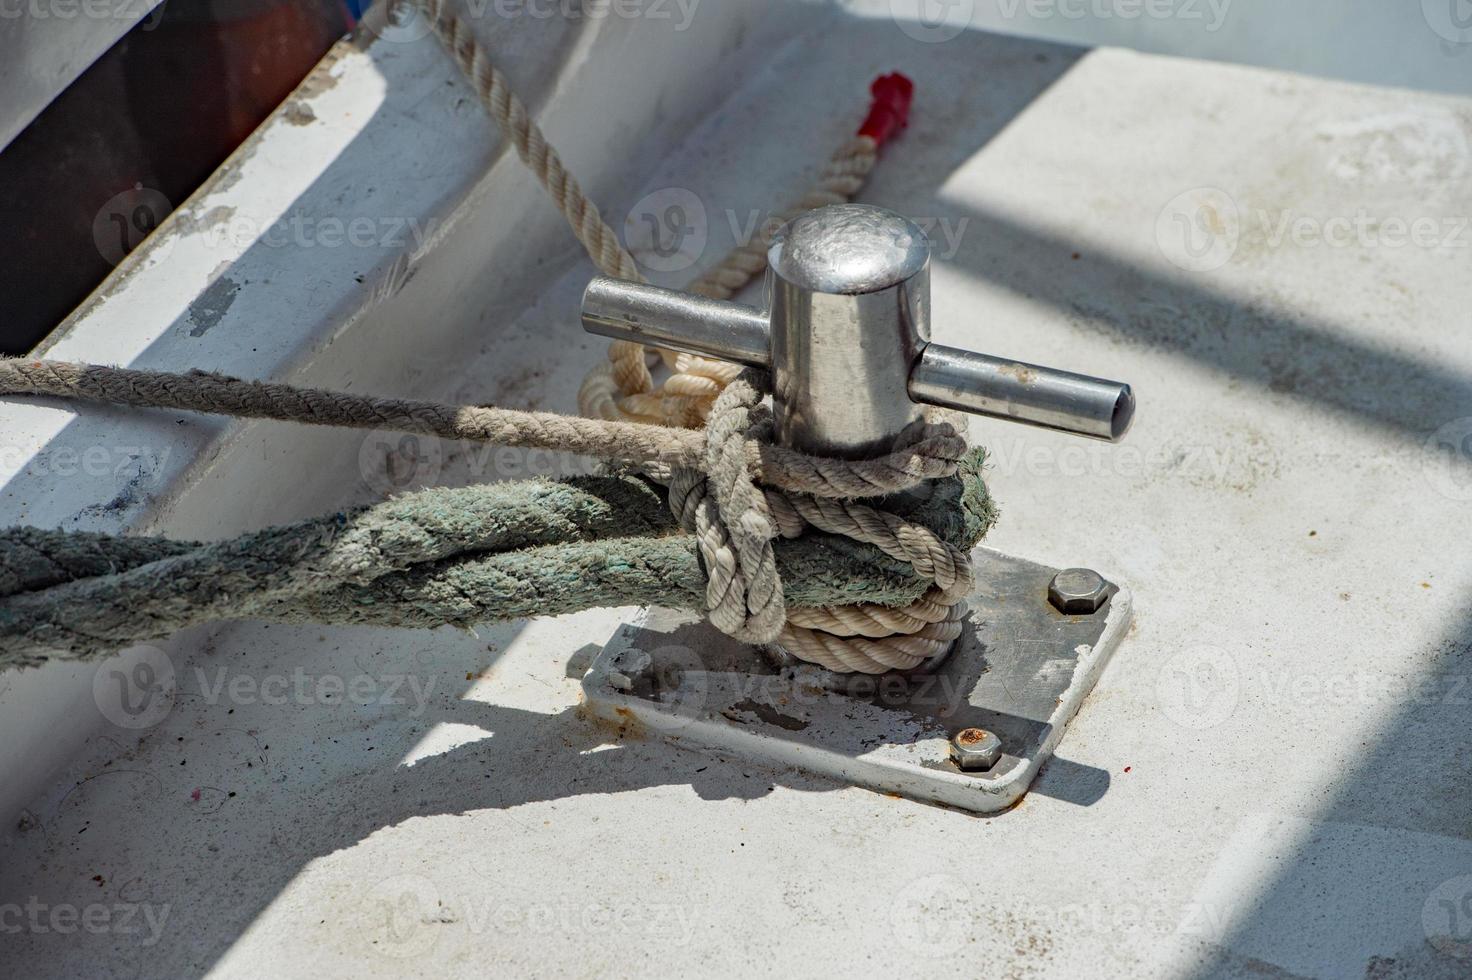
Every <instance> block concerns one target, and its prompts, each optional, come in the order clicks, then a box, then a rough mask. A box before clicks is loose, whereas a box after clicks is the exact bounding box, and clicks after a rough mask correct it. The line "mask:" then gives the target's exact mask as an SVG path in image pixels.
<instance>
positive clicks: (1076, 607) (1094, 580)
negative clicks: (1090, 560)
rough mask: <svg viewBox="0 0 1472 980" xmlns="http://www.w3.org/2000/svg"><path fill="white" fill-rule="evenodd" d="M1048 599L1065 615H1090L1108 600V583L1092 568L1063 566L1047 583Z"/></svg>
mask: <svg viewBox="0 0 1472 980" xmlns="http://www.w3.org/2000/svg"><path fill="white" fill-rule="evenodd" d="M1048 601H1049V602H1051V603H1052V604H1053V608H1054V609H1057V610H1058V611H1059V612H1061V613H1063V614H1064V615H1065V616H1091V615H1093V614H1094V613H1096V612H1098V611H1099V607H1100V606H1102V605H1104V603H1105V602H1107V601H1109V583H1108V582H1106V581H1104V576H1102V575H1100V574H1099V573H1098V572H1096V571H1094V570H1093V569H1092V568H1065V569H1064V570H1063V571H1061V572H1059V573H1058V574H1057V575H1054V576H1053V581H1052V582H1050V583H1048Z"/></svg>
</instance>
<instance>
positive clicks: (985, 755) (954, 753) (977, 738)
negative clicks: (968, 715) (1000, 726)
mask: <svg viewBox="0 0 1472 980" xmlns="http://www.w3.org/2000/svg"><path fill="white" fill-rule="evenodd" d="M1001 757H1002V740H1001V739H999V738H997V736H995V735H993V734H992V733H991V732H989V731H987V730H986V729H984V728H966V729H962V730H961V731H959V732H957V733H956V737H955V738H953V739H951V758H952V759H954V760H955V762H956V765H958V766H960V767H961V770H962V771H963V772H985V771H986V770H988V769H990V768H991V767H992V766H995V765H996V764H997V760H998V759H1000V758H1001Z"/></svg>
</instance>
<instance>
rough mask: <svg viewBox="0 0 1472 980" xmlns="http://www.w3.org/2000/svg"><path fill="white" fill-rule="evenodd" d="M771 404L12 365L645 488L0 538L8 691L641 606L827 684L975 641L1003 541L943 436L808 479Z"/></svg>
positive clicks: (558, 490)
mask: <svg viewBox="0 0 1472 980" xmlns="http://www.w3.org/2000/svg"><path fill="white" fill-rule="evenodd" d="M764 387H765V384H764V379H763V378H761V377H760V376H758V375H755V374H751V373H748V374H746V375H743V376H742V377H741V378H738V379H737V380H736V381H735V382H733V383H732V384H731V385H729V386H728V387H727V389H726V391H725V392H723V394H722V395H721V397H720V398H719V399H718V400H717V402H716V405H715V407H714V408H713V409H712V412H711V424H710V426H708V427H707V429H706V430H705V431H704V432H700V431H689V430H679V429H669V428H662V427H656V426H644V425H634V424H629V423H621V422H609V421H601V420H589V419H573V418H566V417H563V416H556V415H547V414H539V413H527V412H515V411H509V410H504V409H493V408H477V407H461V406H449V405H438V404H435V403H429V402H410V401H404V400H392V399H375V398H369V397H364V396H358V395H347V394H343V393H338V392H329V391H321V390H316V389H308V388H299V387H295V386H289V385H280V384H266V383H262V382H250V381H242V380H239V379H235V378H228V377H224V376H221V375H214V374H198V373H195V374H182V375H181V374H167V373H160V372H149V371H136V370H125V369H118V368H108V367H96V366H85V365H72V364H62V363H56V362H46V361H15V360H12V361H0V394H3V395H49V396H56V397H63V398H71V399H76V400H84V401H92V402H100V403H107V404H118V405H128V406H132V407H137V408H162V407H166V408H172V409H180V410H187V411H199V412H208V413H213V414H221V415H228V416H231V417H239V418H266V419H276V420H283V421H294V422H304V423H311V424H320V425H334V426H346V427H353V428H371V429H395V430H400V431H408V432H431V433H434V434H437V435H442V436H445V437H447V438H453V439H473V440H478V441H487V442H498V443H503V444H507V445H520V446H536V447H538V448H546V449H556V450H563V451H572V452H587V451H589V449H593V450H594V451H595V453H596V454H599V455H604V456H607V457H609V458H612V459H616V460H619V461H621V462H623V463H625V464H632V465H634V466H636V467H639V468H642V469H643V470H644V471H646V472H645V473H644V474H641V475H625V476H618V477H591V478H583V479H579V480H570V481H564V482H557V483H553V482H546V481H538V482H529V483H501V484H491V485H486V486H477V487H470V488H466V489H453V490H452V489H441V490H429V491H424V492H421V493H417V494H410V495H406V496H403V497H399V498H396V499H393V500H390V501H388V502H386V503H383V504H380V505H377V506H374V507H369V508H362V509H358V510H354V511H350V512H344V513H338V514H333V515H330V516H328V517H324V518H320V519H317V520H313V521H307V522H303V523H300V524H295V525H291V526H287V527H281V528H272V529H268V530H264V531H259V532H255V533H252V534H248V535H245V536H243V537H240V538H236V539H233V540H230V541H223V542H217V543H209V544H200V543H196V542H178V541H169V540H166V539H161V538H130V537H112V536H107V535H98V534H87V533H74V532H61V531H45V530H38V529H34V528H18V529H12V530H9V531H3V532H0V669H3V668H6V667H15V666H36V665H39V664H41V663H44V662H45V661H47V660H49V659H94V658H99V657H103V656H107V655H109V654H110V653H112V652H115V651H116V650H118V649H121V648H123V647H126V646H128V645H131V644H134V643H138V642H143V641H147V640H152V639H158V638H161V637H164V636H167V635H170V634H172V633H173V632H176V631H177V630H180V629H183V628H186V627H188V626H194V625H199V624H202V623H208V622H214V621H218V620H224V619H238V618H250V619H259V620H266V621H272V622H288V623H300V622H315V623H321V624H325V625H349V624H373V625H391V626H403V627H416V628H424V627H434V626H442V625H457V626H469V625H470V624H472V623H475V622H477V621H485V620H490V619H504V618H519V617H523V616H531V615H556V614H560V613H565V612H572V611H576V610H580V609H587V608H592V607H599V606H623V605H636V604H657V605H666V606H671V607H678V608H685V609H693V610H697V611H700V612H702V613H707V614H709V615H711V617H712V621H713V622H715V624H716V625H717V626H718V627H719V628H721V629H723V630H725V631H726V632H728V633H730V634H731V635H733V636H736V637H737V638H739V639H743V640H745V641H747V642H753V643H764V642H773V641H775V642H779V643H781V644H782V645H783V646H784V647H785V648H786V649H788V650H789V651H790V652H792V653H794V654H795V655H797V656H799V657H802V658H803V659H807V660H810V661H812V662H815V663H820V664H822V665H823V666H826V667H829V668H830V669H834V670H840V671H845V672H853V671H860V672H865V673H882V672H885V671H887V670H892V669H905V668H909V667H914V666H917V665H918V664H919V663H920V662H922V661H923V660H924V659H926V658H927V657H928V656H930V655H933V653H934V652H935V650H936V649H937V648H938V647H943V646H944V645H945V644H948V643H949V642H950V640H953V639H954V638H955V636H956V635H957V634H958V633H959V628H960V627H959V613H958V612H957V609H958V608H959V601H960V597H961V596H962V595H963V594H964V593H965V592H966V591H968V590H969V588H970V586H971V568H970V561H969V557H968V552H969V550H970V548H971V547H972V546H974V545H975V543H976V542H977V541H978V540H980V538H981V537H982V536H983V535H984V534H985V533H986V531H987V530H988V529H989V528H990V527H991V525H992V523H993V522H994V521H995V518H996V511H995V507H994V505H993V503H992V501H991V499H990V497H989V496H988V494H987V491H986V488H985V485H984V483H983V482H982V479H981V467H982V463H983V459H984V456H983V454H982V453H981V452H980V451H979V450H970V449H968V448H967V447H966V444H965V441H964V439H962V438H961V436H960V435H959V434H958V433H957V432H956V430H955V428H954V427H953V425H952V424H951V423H950V422H948V421H946V420H944V419H940V420H936V421H928V422H926V423H924V424H922V425H917V426H916V427H914V429H913V430H912V431H910V432H907V433H906V434H905V435H904V436H903V437H902V438H901V440H900V442H899V444H898V445H897V446H896V447H895V448H894V450H893V452H891V453H889V454H887V455H886V456H884V457H882V458H881V459H879V460H871V461H856V462H855V461H847V460H835V459H824V458H819V457H809V456H804V455H803V454H801V453H796V452H793V451H792V450H788V449H783V448H781V447H775V446H772V445H771V444H770V443H767V442H764V441H763V440H764V438H765V437H766V436H767V435H768V434H769V432H770V416H769V414H768V412H767V409H766V408H765V406H764V405H763V404H762V403H761V390H762V389H763V388H764ZM692 437H693V438H694V439H695V440H696V441H697V445H696V446H695V447H691V446H689V445H688V443H689V442H690V441H691V438H692ZM692 448H695V449H698V450H699V451H698V452H692V451H691V450H692ZM661 481H663V482H667V483H668V485H669V489H668V490H666V489H665V487H663V486H661ZM866 498H867V500H866V502H863V503H861V502H860V501H861V500H865V499H866ZM672 512H673V517H672ZM814 532H816V533H814ZM895 632H899V633H900V635H897V636H893V637H890V636H886V635H885V634H887V633H895Z"/></svg>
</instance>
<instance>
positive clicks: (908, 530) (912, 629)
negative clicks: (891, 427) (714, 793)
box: [669, 371, 973, 674]
mask: <svg viewBox="0 0 1472 980" xmlns="http://www.w3.org/2000/svg"><path fill="white" fill-rule="evenodd" d="M764 387H765V386H764V385H763V384H761V379H760V376H759V375H758V374H757V373H756V372H752V371H744V372H742V373H741V374H740V375H739V376H738V377H737V378H736V379H735V380H733V381H732V382H731V383H730V384H729V385H727V386H726V388H725V389H724V390H723V391H722V392H721V394H720V395H719V396H718V397H717V398H716V401H715V403H714V405H713V406H712V407H711V411H710V417H709V420H708V422H707V424H706V428H705V451H704V457H703V464H704V466H703V470H697V469H694V468H690V467H684V468H679V467H677V468H675V469H674V470H673V471H672V472H671V474H670V496H669V505H670V509H671V511H672V512H673V513H674V514H675V517H676V518H677V519H678V520H679V522H680V524H681V526H682V527H684V528H685V529H686V530H688V531H690V532H692V533H693V534H694V535H695V538H696V542H697V545H698V547H699V549H700V554H701V558H702V560H703V561H704V562H705V566H706V572H707V585H706V607H707V609H708V611H709V615H710V621H711V623H712V624H713V625H714V626H715V627H716V628H717V629H719V630H720V631H721V632H723V633H726V634H727V635H729V636H731V637H734V638H735V639H737V640H740V641H742V642H743V643H755V644H762V643H773V642H778V643H780V644H781V645H782V646H783V647H784V648H785V649H787V650H788V652H790V653H792V654H794V655H795V656H797V657H799V658H800V659H803V660H807V661H810V662H812V663H817V664H819V665H821V666H824V667H827V668H828V669H830V670H834V671H838V672H840V673H853V672H861V673H869V674H878V673H884V672H886V671H889V670H907V669H913V668H915V667H918V666H920V665H921V664H922V663H924V662H925V661H926V660H929V659H930V658H932V657H935V656H937V655H938V654H940V653H941V652H943V651H944V650H945V649H947V648H948V647H949V646H950V644H951V642H952V641H954V640H955V639H956V637H957V636H959V635H960V632H961V617H962V615H963V613H964V608H965V607H964V604H963V599H964V597H965V595H966V593H967V592H969V591H970V589H971V586H972V582H973V576H972V569H971V557H970V555H968V554H967V553H966V552H965V551H963V550H961V549H959V548H957V547H955V546H954V545H952V544H950V543H948V542H946V541H944V540H942V539H941V538H940V537H939V536H938V535H936V534H935V532H933V531H931V530H930V529H929V528H927V527H924V526H922V525H919V524H915V523H913V522H911V521H907V520H905V519H904V518H903V517H900V516H898V515H895V514H892V513H889V512H887V511H884V510H879V509H877V508H874V507H870V506H867V505H865V504H862V503H859V502H858V500H859V499H860V498H863V497H873V496H876V495H878V494H881V493H887V492H888V493H892V492H896V491H899V490H904V489H908V488H912V487H915V486H917V485H919V484H920V483H922V482H924V481H925V480H926V479H934V478H936V477H939V476H946V475H950V474H951V473H954V472H955V470H956V463H957V460H958V459H960V457H961V455H962V453H963V452H964V451H965V439H964V438H963V437H962V436H961V435H960V434H959V432H958V430H957V428H956V427H955V425H954V424H953V423H952V422H951V421H949V420H947V419H944V418H939V419H936V420H934V421H926V422H923V423H920V424H918V425H916V426H914V427H912V428H911V429H910V430H908V431H906V432H905V433H904V434H902V435H901V436H900V438H899V439H898V440H897V441H896V445H895V449H894V451H893V452H892V453H890V454H889V455H888V456H886V457H883V458H881V459H878V460H868V461H859V462H850V461H846V460H836V459H822V458H818V457H812V456H807V455H805V454H802V453H798V452H795V451H793V450H789V449H783V448H781V447H777V446H773V445H772V444H771V441H770V440H771V437H772V432H773V425H772V419H771V414H770V412H769V411H768V410H767V409H766V407H765V406H764V405H763V404H762V390H763V389H764ZM759 477H760V478H761V479H762V480H763V481H764V482H766V483H769V484H775V486H765V487H763V486H760V485H758V478H759ZM840 498H843V499H840ZM808 527H814V528H817V529H818V530H820V531H825V532H827V533H830V534H837V535H841V536H843V537H847V538H850V539H852V540H855V541H860V542H863V543H865V544H870V545H873V546H875V547H877V548H879V549H880V550H881V551H883V552H884V553H885V554H888V555H890V556H891V557H893V558H896V559H898V560H900V561H904V562H906V563H907V564H909V565H910V566H911V567H912V568H913V569H914V570H915V572H916V574H917V575H920V576H922V577H924V578H928V579H930V580H932V581H933V582H934V583H935V584H934V586H933V587H932V588H931V590H930V591H929V592H928V593H927V594H926V595H925V596H924V597H922V598H921V599H920V600H919V601H917V602H915V603H912V604H911V605H910V606H908V607H906V608H904V609H890V608H886V607H883V606H874V605H869V604H861V605H854V606H835V607H830V608H822V609H794V610H792V611H791V614H790V615H789V612H788V610H787V608H786V606H785V604H784V601H783V591H782V579H781V577H780V575H779V574H778V572H777V557H776V550H775V548H774V547H773V541H774V540H775V539H776V538H777V537H778V536H779V535H780V536H781V537H784V538H795V537H798V536H799V535H801V534H802V532H803V531H804V529H806V528H808Z"/></svg>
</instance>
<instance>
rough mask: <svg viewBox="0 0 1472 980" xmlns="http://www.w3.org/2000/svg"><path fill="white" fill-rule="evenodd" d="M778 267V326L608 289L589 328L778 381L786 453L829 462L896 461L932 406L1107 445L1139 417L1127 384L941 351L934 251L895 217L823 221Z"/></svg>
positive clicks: (595, 299) (596, 298)
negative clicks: (933, 314) (760, 371)
mask: <svg viewBox="0 0 1472 980" xmlns="http://www.w3.org/2000/svg"><path fill="white" fill-rule="evenodd" d="M768 260H769V261H768V272H767V294H768V298H769V299H770V302H771V312H770V313H762V312H761V311H759V310H755V309H752V308H751V307H748V306H742V305H740V304H737V303H725V302H719V301H716V300H709V299H702V298H700V297H696V296H691V295H689V294H686V293H680V292H675V291H672V290H668V289H659V288H657V287H654V286H645V285H641V284H638V283H630V282H623V281H620V280H616V279H609V278H606V277H599V278H596V279H594V280H593V281H592V283H590V284H589V286H588V289H587V292H586V294H585V295H584V297H583V316H582V318H583V326H584V328H585V329H586V330H588V331H589V332H590V333H595V334H599V335H601V336H605V337H612V338H615V339H618V340H630V341H634V342H636V343H641V344H648V345H651V346H659V347H666V348H670V349H673V350H680V351H686V352H689V353H693V354H702V355H705V356H709V357H718V358H721V359H723V360H729V361H735V362H737V363H740V364H747V365H751V366H753V367H761V368H766V369H769V370H770V371H771V372H772V375H773V382H772V384H773V403H774V409H775V415H776V420H777V436H778V439H779V441H780V442H782V443H783V444H784V445H787V446H791V447H793V448H795V449H801V450H803V451H806V452H812V453H818V454H823V455H832V456H842V457H847V458H853V459H860V458H864V457H866V456H873V455H875V454H877V453H879V452H882V451H884V450H885V449H887V448H888V447H889V445H890V443H891V442H893V440H894V437H895V436H897V435H898V434H899V433H900V432H901V430H903V429H904V428H905V427H906V426H907V425H909V424H910V423H911V422H912V421H914V420H915V419H916V418H918V417H919V415H920V412H921V407H922V406H924V405H936V406H940V407H944V408H953V409H958V410H960V411H964V412H970V413H972V414H975V415H987V416H993V417H996V418H1004V419H1010V420H1012V421H1014V422H1024V423H1027V424H1030V425H1039V426H1046V427H1048V428H1053V429H1061V430H1063V431H1066V432H1072V433H1075V434H1078V435H1085V436H1091V437H1094V438H1098V439H1107V440H1117V439H1120V438H1122V437H1123V436H1124V434H1125V433H1126V432H1127V431H1128V429H1129V426H1130V422H1131V420H1132V419H1133V418H1134V411H1135V398H1134V393H1133V392H1132V391H1131V389H1130V386H1129V385H1127V384H1123V383H1121V382H1118V381H1105V380H1102V379H1099V378H1090V377H1086V376H1084V375H1079V374H1073V373H1070V372H1067V371H1059V370H1055V369H1053V368H1046V367H1039V366H1037V365H1033V364H1023V363H1019V362H1014V361H1008V360H1004V359H1000V358H995V357H989V356H986V355H983V354H974V353H971V352H970V351H964V350H958V349H956V348H952V347H944V346H941V345H939V344H932V343H930V246H929V243H928V242H927V241H926V238H925V234H924V232H922V231H921V230H920V229H919V227H917V226H916V225H915V224H914V223H913V222H911V221H909V220H908V219H906V218H904V217H902V216H901V215H898V214H895V213H894V212H892V211H886V210H884V209H883V208H876V207H871V206H869V205H865V204H839V205H834V206H832V207H826V208H819V209H817V210H815V211H809V212H807V213H806V214H803V215H801V216H799V217H798V218H796V219H794V220H793V221H791V222H789V223H788V225H787V226H786V227H784V228H783V229H782V230H781V231H780V232H778V234H777V236H776V237H775V238H774V240H773V242H772V248H771V251H770V253H769V254H768Z"/></svg>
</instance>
